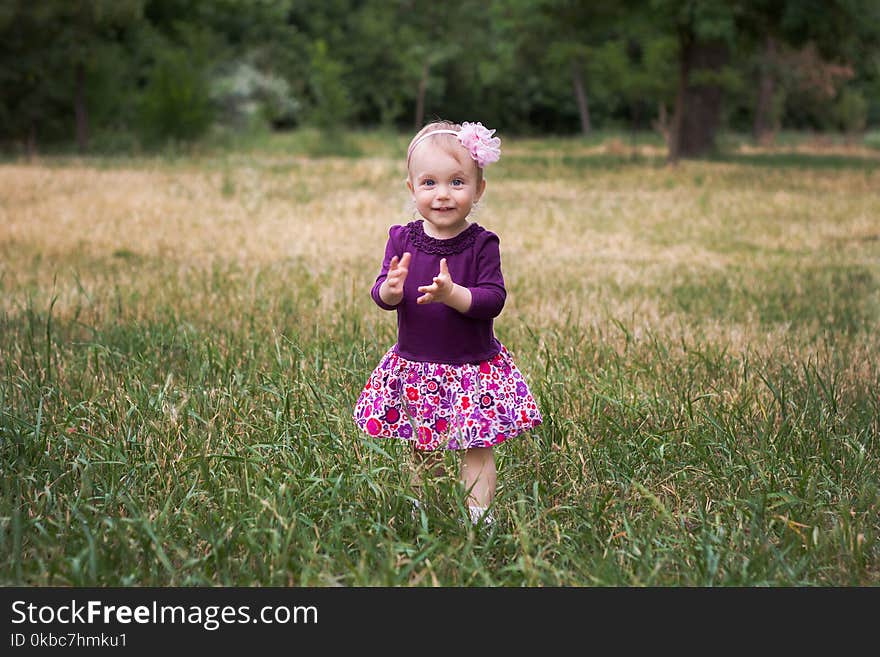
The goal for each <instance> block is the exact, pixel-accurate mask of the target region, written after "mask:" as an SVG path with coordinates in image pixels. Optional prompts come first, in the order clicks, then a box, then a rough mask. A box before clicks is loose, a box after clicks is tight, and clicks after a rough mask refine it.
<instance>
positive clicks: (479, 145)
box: [406, 121, 501, 169]
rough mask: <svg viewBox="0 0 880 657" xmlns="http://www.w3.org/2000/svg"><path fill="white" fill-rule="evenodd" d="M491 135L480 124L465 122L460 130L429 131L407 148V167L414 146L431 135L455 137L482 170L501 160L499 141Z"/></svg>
mask: <svg viewBox="0 0 880 657" xmlns="http://www.w3.org/2000/svg"><path fill="white" fill-rule="evenodd" d="M493 134H495V131H494V130H489V129H487V128H485V127H483V124H482V123H479V122H478V123H468V122H467V121H465V122H464V123H462V124H461V130H445V129H444V130H431V131H430V132H426V133H425V134H423V135H422V136H421V137H419V138H418V139H416V140H415V141H414V142H413V145H412V146H410V147H409V151H408V152H407V154H406V163H407V166H408V165H409V159H410V157H412V153H413V151H414V150H415V149H416V146H418V145H419V144H421V143H422V141H424V140H425V139H427V138H428V137H430V136H431V135H455V136H456V137H458V141H460V142H461V145H462V146H464V147H465V149H467V152H468V153H470V154H471V157H472V158H474V160H475V161H476V163H477V165H478V166H479V167H480V168H481V169H482V168H483V167H485V166H486V165H487V164H492V162H497V161H498V160H499V159H500V158H501V140H500V139H499V138H498V137H493V136H492V135H493Z"/></svg>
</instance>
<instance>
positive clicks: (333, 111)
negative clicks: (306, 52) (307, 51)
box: [309, 39, 353, 132]
mask: <svg viewBox="0 0 880 657" xmlns="http://www.w3.org/2000/svg"><path fill="white" fill-rule="evenodd" d="M311 63H312V65H311V72H310V78H309V82H310V91H311V97H312V106H311V107H310V109H309V122H310V123H311V124H312V125H314V126H316V127H318V128H319V129H320V130H322V131H326V132H333V131H338V130H340V129H341V128H342V127H343V126H344V125H345V123H346V121H347V120H348V118H349V117H350V116H351V114H352V111H353V108H352V105H351V98H350V97H349V95H348V90H347V89H346V87H345V85H344V84H343V75H344V68H343V65H342V64H341V63H340V62H339V61H338V60H336V59H334V58H333V57H332V55H331V54H330V51H329V48H328V46H327V42H326V41H324V40H323V39H318V40H317V41H316V42H315V43H314V44H313V47H312V59H311Z"/></svg>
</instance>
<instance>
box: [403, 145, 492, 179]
mask: <svg viewBox="0 0 880 657" xmlns="http://www.w3.org/2000/svg"><path fill="white" fill-rule="evenodd" d="M432 142H433V143H432ZM476 167H477V163H476V162H474V160H473V159H472V158H471V157H470V155H468V153H467V151H466V150H465V149H464V148H462V147H461V145H460V144H458V143H457V142H456V143H455V144H447V143H443V142H442V141H441V140H440V139H436V138H431V139H426V140H425V141H423V142H422V143H421V144H419V145H418V146H416V148H415V150H414V151H413V152H412V155H411V156H410V160H409V172H410V174H411V175H414V176H419V175H423V174H425V173H451V172H459V171H460V172H462V173H471V174H472V173H474V170H475V169H476Z"/></svg>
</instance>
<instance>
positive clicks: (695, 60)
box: [669, 35, 728, 162]
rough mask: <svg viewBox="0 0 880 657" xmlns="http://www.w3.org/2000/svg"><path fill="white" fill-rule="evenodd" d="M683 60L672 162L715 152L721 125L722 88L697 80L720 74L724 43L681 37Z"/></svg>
mask: <svg viewBox="0 0 880 657" xmlns="http://www.w3.org/2000/svg"><path fill="white" fill-rule="evenodd" d="M679 42H680V44H681V55H680V57H681V59H680V68H679V80H678V96H677V98H676V102H675V120H674V122H673V134H672V141H671V144H670V148H669V159H670V161H672V162H676V161H678V159H679V158H687V157H702V156H704V155H708V154H709V153H711V152H712V151H713V150H714V149H715V134H716V133H717V132H718V128H719V127H720V125H721V100H722V90H721V87H720V86H719V85H718V84H717V83H714V82H713V81H711V80H699V79H696V80H695V79H694V78H695V77H696V76H695V74H696V73H701V72H705V73H717V72H719V71H720V70H721V68H722V67H723V66H724V65H725V64H726V63H727V56H728V53H727V47H726V46H725V45H724V43H722V42H717V41H716V42H699V41H695V40H694V39H693V38H691V36H690V35H686V36H683V37H680V40H679Z"/></svg>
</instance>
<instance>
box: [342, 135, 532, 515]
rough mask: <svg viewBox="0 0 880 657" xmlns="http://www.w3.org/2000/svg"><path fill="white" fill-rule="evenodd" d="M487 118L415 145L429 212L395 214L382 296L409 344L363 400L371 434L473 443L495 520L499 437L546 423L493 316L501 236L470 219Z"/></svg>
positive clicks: (478, 501) (475, 505)
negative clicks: (407, 216)
mask: <svg viewBox="0 0 880 657" xmlns="http://www.w3.org/2000/svg"><path fill="white" fill-rule="evenodd" d="M494 132H495V131H494V130H491V131H490V130H487V129H486V128H484V127H483V125H482V124H481V123H467V122H465V123H462V124H461V125H457V124H453V123H449V122H447V121H440V122H435V123H430V124H428V125H426V126H425V127H424V128H422V130H421V131H419V132H418V134H416V136H415V137H413V139H412V141H411V142H410V144H409V149H408V150H407V157H406V165H407V180H406V186H407V188H408V189H409V191H410V193H411V194H412V198H413V201H414V203H415V207H416V210H417V211H418V213H419V215H421V218H420V219H419V220H417V221H412V222H410V223H408V224H407V225H405V226H399V225H397V226H392V227H391V229H390V231H389V238H388V243H387V244H386V246H385V258H384V260H383V262H382V271H381V273H380V274H379V276H378V277H377V278H376V283H375V284H374V285H373V289H372V292H371V294H372V297H373V300H374V301H375V302H376V304H378V306H379V307H380V308H383V309H385V310H396V311H397V344H395V345H394V346H393V347H392V348H391V349H390V350H389V351H388V352H387V353H386V354H385V355H384V356H383V357H382V360H381V361H380V362H379V365H378V366H377V367H376V369H375V370H374V371H373V373H372V375H371V376H370V379H369V381H368V382H367V384H366V386H365V387H364V389H363V392H362V393H361V395H360V397H359V399H358V401H357V404H356V405H355V409H354V419H355V422H356V423H357V425H358V426H359V427H360V428H361V429H362V430H363V431H365V432H366V433H367V434H369V435H370V436H376V437H380V438H398V439H403V440H408V441H410V442H411V443H412V445H413V448H414V454H416V455H418V456H421V455H422V454H426V453H433V454H434V455H435V456H436V455H437V454H439V452H438V451H437V450H444V449H452V450H460V451H462V452H463V456H462V462H461V480H462V483H463V484H464V487H465V490H467V491H468V506H469V512H470V517H471V522H473V523H474V524H476V523H477V522H479V521H480V520H481V519H483V520H484V522H485V523H490V522H492V516H491V514H489V513H487V509H488V508H489V505H490V504H491V502H492V499H493V497H494V495H495V484H496V479H495V478H496V471H495V459H494V456H493V453H492V448H493V447H495V446H496V445H498V444H500V443H502V442H504V441H505V440H508V439H509V438H513V437H514V436H517V435H519V434H522V433H523V432H526V431H528V430H530V429H532V428H533V427H536V426H537V425H539V424H541V414H540V412H539V411H538V406H537V404H536V403H535V399H534V397H533V396H532V394H531V392H530V391H529V388H528V386H527V385H526V382H525V379H524V378H523V375H522V374H521V373H520V371H519V370H518V369H517V367H516V365H515V364H514V362H513V359H512V358H511V356H510V354H509V353H508V351H507V349H506V348H505V347H504V345H502V344H501V343H500V342H499V341H498V340H497V339H496V338H495V335H494V332H493V328H492V323H493V319H494V318H495V317H497V316H498V314H499V313H500V312H501V309H502V307H503V306H504V301H505V298H506V296H507V292H506V291H505V288H504V278H503V276H502V274H501V256H500V252H499V241H498V236H497V235H495V234H494V233H492V232H490V231H488V230H486V229H485V228H483V227H482V226H480V225H479V224H477V223H472V222H470V221H468V218H469V215H470V213H471V210H472V209H473V208H474V206H475V205H476V204H477V202H478V201H479V200H480V198H481V197H482V195H483V192H484V191H485V190H486V180H485V178H484V177H483V168H484V167H485V166H486V165H488V164H490V163H492V162H496V161H498V159H499V158H500V155H501V149H500V144H501V140H500V139H498V138H497V137H493V136H492V135H493V133H494Z"/></svg>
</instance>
